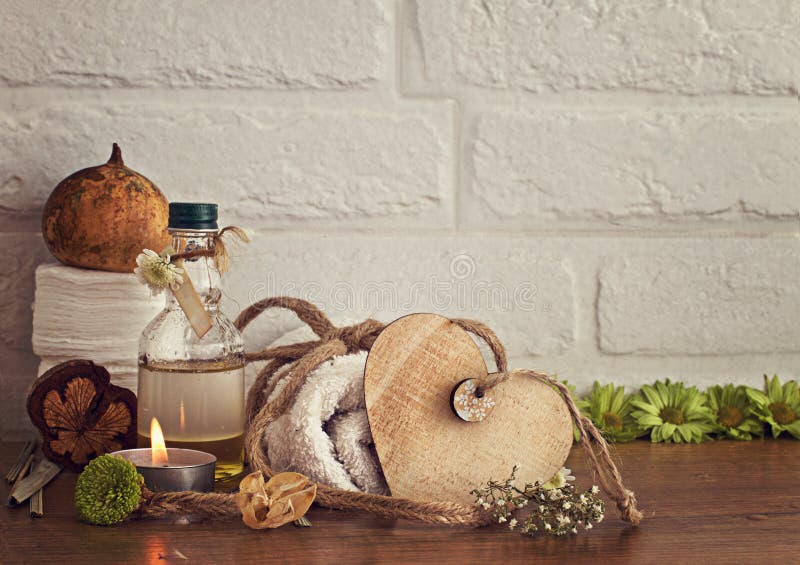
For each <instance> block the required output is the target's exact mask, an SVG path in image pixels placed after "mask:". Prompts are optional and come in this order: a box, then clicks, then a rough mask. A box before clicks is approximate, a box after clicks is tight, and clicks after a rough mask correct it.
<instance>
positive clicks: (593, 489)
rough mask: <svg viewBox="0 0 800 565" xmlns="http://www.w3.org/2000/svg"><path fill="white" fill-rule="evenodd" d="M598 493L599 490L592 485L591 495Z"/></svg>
mask: <svg viewBox="0 0 800 565" xmlns="http://www.w3.org/2000/svg"><path fill="white" fill-rule="evenodd" d="M598 492H600V489H599V488H598V486H597V485H592V494H597V493H598Z"/></svg>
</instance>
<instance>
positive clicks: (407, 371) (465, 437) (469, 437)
mask: <svg viewBox="0 0 800 565" xmlns="http://www.w3.org/2000/svg"><path fill="white" fill-rule="evenodd" d="M486 375H487V369H486V364H485V362H484V360H483V356H482V355H481V352H480V350H479V349H478V347H477V345H476V344H475V342H474V341H473V340H472V338H471V337H470V336H469V334H468V333H467V332H466V331H464V330H463V329H462V328H460V327H459V326H458V325H456V324H454V323H453V322H451V321H450V320H448V319H447V318H444V317H442V316H438V315H436V314H412V315H410V316H405V317H403V318H400V319H399V320H397V321H395V322H393V323H392V324H390V325H388V326H387V327H386V329H385V330H383V332H381V334H380V335H379V336H378V339H377V340H376V341H375V344H374V345H373V346H372V348H371V350H370V352H369V356H368V357H367V365H366V369H365V374H364V389H365V395H366V404H367V415H368V417H369V424H370V429H371V430H372V437H373V440H374V442H375V448H376V451H377V453H378V458H379V459H380V463H381V466H382V468H383V473H384V475H385V477H386V482H387V484H388V485H389V488H390V490H391V492H392V496H395V497H401V498H410V499H413V500H419V501H452V502H461V503H465V504H468V503H472V502H474V497H473V496H472V495H471V494H470V491H471V490H472V489H474V488H477V487H480V486H481V485H483V484H485V483H486V481H488V480H490V479H495V480H502V479H504V478H505V477H507V476H508V475H509V474H510V473H511V469H512V467H513V466H514V465H515V464H519V465H520V469H519V472H518V473H517V477H518V478H519V483H520V484H524V483H526V482H530V483H533V482H535V481H546V480H549V479H550V478H551V477H552V476H553V475H555V473H556V472H557V471H558V470H559V469H561V467H562V466H563V465H564V462H565V461H566V459H567V455H569V450H570V447H571V446H572V421H571V419H570V416H569V412H568V410H567V407H566V405H565V404H564V401H563V399H562V398H561V397H560V395H559V394H558V393H557V392H556V391H555V390H553V389H552V388H551V387H550V386H548V385H546V384H544V383H542V382H539V381H536V380H534V379H529V378H525V377H520V376H515V377H512V378H510V379H509V380H507V381H505V382H502V383H500V384H498V385H497V386H496V387H494V388H493V389H491V391H490V392H491V398H492V400H493V401H494V403H495V405H494V406H493V407H492V409H491V411H487V413H486V414H485V417H484V418H483V419H482V420H479V419H477V418H475V419H474V420H475V421H465V420H464V419H462V418H460V417H459V416H457V415H456V413H455V411H454V410H453V399H454V396H453V394H454V390H455V389H456V387H457V386H458V385H459V383H462V382H463V381H464V380H465V379H481V378H485V377H486Z"/></svg>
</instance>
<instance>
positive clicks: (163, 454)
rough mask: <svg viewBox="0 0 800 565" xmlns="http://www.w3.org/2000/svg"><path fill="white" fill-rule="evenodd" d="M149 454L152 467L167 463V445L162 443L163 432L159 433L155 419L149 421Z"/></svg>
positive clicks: (158, 426)
mask: <svg viewBox="0 0 800 565" xmlns="http://www.w3.org/2000/svg"><path fill="white" fill-rule="evenodd" d="M150 452H151V457H152V458H153V459H152V461H153V465H166V464H167V463H169V459H168V458H167V444H166V443H165V442H164V432H162V431H161V426H160V425H159V424H158V420H156V419H155V418H153V419H152V420H151V421H150Z"/></svg>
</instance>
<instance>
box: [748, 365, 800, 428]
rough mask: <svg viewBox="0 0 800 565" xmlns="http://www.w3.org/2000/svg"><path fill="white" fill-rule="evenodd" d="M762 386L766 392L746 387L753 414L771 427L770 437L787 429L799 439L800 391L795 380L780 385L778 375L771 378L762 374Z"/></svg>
mask: <svg viewBox="0 0 800 565" xmlns="http://www.w3.org/2000/svg"><path fill="white" fill-rule="evenodd" d="M764 386H765V388H766V390H767V394H764V393H763V392H761V391H760V390H756V389H754V388H748V389H747V396H748V397H749V398H750V401H751V402H752V412H753V414H755V415H756V417H757V418H758V419H759V420H761V421H762V422H765V423H767V424H769V425H770V426H771V427H772V437H778V436H779V435H781V432H783V431H787V432H789V433H790V434H791V435H792V436H794V437H795V438H796V439H800V392H798V390H797V381H788V382H786V383H784V385H783V386H781V381H780V380H779V379H778V375H775V376H773V377H772V380H769V378H768V377H767V375H764Z"/></svg>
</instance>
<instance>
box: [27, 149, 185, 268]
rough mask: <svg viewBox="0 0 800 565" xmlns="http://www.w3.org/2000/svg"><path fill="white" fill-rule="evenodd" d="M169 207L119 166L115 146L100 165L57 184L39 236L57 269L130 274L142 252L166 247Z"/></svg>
mask: <svg viewBox="0 0 800 565" xmlns="http://www.w3.org/2000/svg"><path fill="white" fill-rule="evenodd" d="M168 220H169V203H168V202H167V199H166V198H165V197H164V195H163V194H162V193H161V191H160V190H159V189H158V187H157V186H156V185H155V184H153V183H152V182H150V181H149V180H148V179H147V178H145V177H144V176H142V175H140V174H139V173H137V172H136V171H134V170H133V169H129V168H128V167H126V166H125V163H123V162H122V151H121V150H120V148H119V146H118V145H117V144H116V143H115V144H114V146H113V149H112V151H111V158H110V159H109V160H108V162H107V163H106V164H104V165H99V166H97V167H89V168H88V169H82V170H80V171H78V172H76V173H72V174H71V175H70V176H68V177H67V178H65V179H64V180H62V181H61V182H60V183H58V186H56V187H55V189H54V190H53V192H52V194H50V198H48V199H47V203H46V204H45V205H44V212H43V214H42V233H43V235H44V240H45V242H46V243H47V247H48V248H49V249H50V252H51V253H52V254H53V255H54V256H55V257H56V259H58V260H59V261H61V262H62V263H64V264H66V265H72V266H74V267H85V268H87V269H99V270H103V271H117V272H131V271H133V269H134V267H135V266H136V256H137V255H138V254H139V253H141V252H142V249H144V248H148V249H153V250H155V251H161V250H162V249H163V248H164V247H166V246H167V245H168V244H169V243H170V241H171V240H170V236H169V234H168V233H167V222H168Z"/></svg>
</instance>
